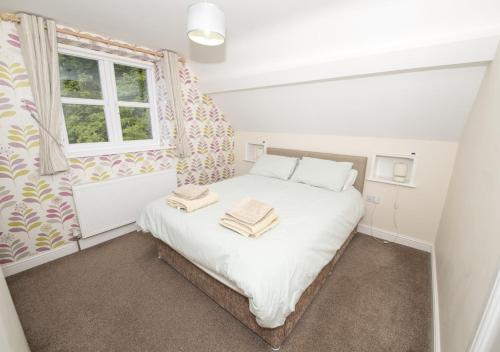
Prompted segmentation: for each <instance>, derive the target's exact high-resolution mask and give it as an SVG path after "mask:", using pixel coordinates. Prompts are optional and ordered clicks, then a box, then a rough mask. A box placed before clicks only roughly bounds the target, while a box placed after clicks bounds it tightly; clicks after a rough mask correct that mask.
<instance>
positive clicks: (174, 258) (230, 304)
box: [156, 230, 356, 350]
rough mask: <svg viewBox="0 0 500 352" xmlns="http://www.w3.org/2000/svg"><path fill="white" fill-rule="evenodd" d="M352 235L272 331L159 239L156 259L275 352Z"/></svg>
mask: <svg viewBox="0 0 500 352" xmlns="http://www.w3.org/2000/svg"><path fill="white" fill-rule="evenodd" d="M355 234H356V230H354V231H352V232H351V234H350V235H349V237H348V238H347V239H346V241H345V242H344V244H343V245H342V247H341V248H340V249H339V250H338V251H337V253H336V254H335V256H334V257H333V259H332V260H331V261H330V262H329V263H328V264H327V265H325V267H324V268H323V269H322V270H321V271H320V272H319V274H318V276H317V277H316V279H315V280H314V281H313V282H312V283H311V285H309V287H308V288H307V289H306V290H305V291H304V293H303V294H302V296H301V297H300V299H299V301H298V302H297V304H296V305H295V311H294V312H292V313H291V314H290V315H289V316H288V317H287V319H286V320H285V323H284V324H283V325H281V326H279V327H277V328H273V329H268V328H263V327H261V326H259V325H258V324H257V321H256V320H255V316H254V315H253V314H252V313H251V312H250V310H249V309H248V298H247V297H245V296H243V295H241V294H240V293H238V292H236V291H234V290H233V289H231V288H229V287H228V286H226V285H224V284H222V283H221V282H219V281H218V280H216V279H214V278H213V277H212V276H210V275H208V274H207V273H205V272H204V271H203V270H201V269H199V268H198V267H197V266H196V265H194V264H193V263H191V262H190V261H189V260H187V259H186V258H184V257H183V256H182V255H181V254H179V253H177V252H176V251H175V250H174V249H172V248H171V247H170V246H169V245H167V244H166V243H164V242H162V241H161V240H159V239H156V241H157V245H158V257H159V258H160V259H162V260H163V261H165V262H167V263H168V264H170V266H172V267H173V268H174V269H175V270H176V271H178V272H179V273H180V274H182V275H183V276H184V277H185V278H186V279H187V280H189V281H190V282H191V283H192V284H193V285H195V286H196V287H198V288H199V289H200V290H202V291H203V292H204V293H205V294H206V295H207V296H208V297H210V298H211V299H212V300H214V301H215V302H216V303H217V304H218V305H220V306H221V307H222V308H224V309H225V310H226V311H228V312H229V313H231V314H232V315H233V316H234V317H235V318H236V319H238V320H239V321H240V322H241V323H243V325H245V326H246V327H248V328H249V329H250V330H252V331H253V332H254V333H256V334H257V335H258V336H260V337H261V338H262V339H263V340H264V341H266V342H267V343H268V344H270V345H271V347H272V348H273V350H278V349H279V348H280V347H281V345H282V343H283V341H285V339H286V337H287V336H288V335H289V334H290V333H291V332H292V330H293V328H294V327H295V325H296V324H297V323H298V321H299V320H300V318H301V317H302V315H303V314H304V312H305V311H306V309H307V307H308V306H309V304H311V302H312V300H313V299H314V297H315V296H316V294H317V293H318V291H319V289H320V288H321V286H323V284H324V283H325V281H326V279H327V278H328V276H329V275H330V274H331V272H332V270H333V268H334V266H335V264H336V263H337V262H338V260H339V259H340V257H341V256H342V254H343V253H344V252H345V250H346V248H347V246H348V245H349V243H350V241H351V240H352V238H353V237H354V235H355Z"/></svg>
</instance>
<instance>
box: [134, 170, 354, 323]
mask: <svg viewBox="0 0 500 352" xmlns="http://www.w3.org/2000/svg"><path fill="white" fill-rule="evenodd" d="M210 189H211V190H212V191H214V192H217V193H218V194H219V199H220V200H219V202H218V203H216V204H213V205H211V206H209V207H207V208H204V209H200V210H197V211H195V212H193V213H186V212H183V211H181V210H178V209H175V208H171V207H169V206H167V204H166V200H165V198H162V199H158V200H157V201H154V202H152V203H150V204H149V205H148V206H146V208H145V209H144V210H143V212H142V213H141V215H140V217H139V219H138V221H137V224H138V226H139V227H140V228H141V229H142V230H144V231H147V232H150V233H152V234H153V236H155V237H156V238H158V239H160V240H161V241H163V242H165V243H166V244H168V245H169V246H170V247H172V248H173V249H174V250H176V251H177V252H179V253H180V254H182V255H183V256H184V257H186V258H187V259H188V260H190V261H191V262H192V263H193V264H195V265H196V266H198V267H199V268H201V269H202V270H204V271H205V272H207V273H208V274H210V275H211V276H212V277H214V278H216V279H218V280H219V281H221V282H222V283H224V284H225V285H227V286H229V287H231V288H233V289H235V290H236V291H238V292H239V293H241V294H243V295H244V296H246V297H248V301H249V310H250V312H252V314H254V315H255V317H256V320H257V323H258V324H259V325H260V326H262V327H265V328H275V327H278V326H280V325H282V324H283V323H284V322H285V320H286V317H287V316H288V315H289V314H290V313H291V312H293V311H294V308H295V304H296V303H297V301H298V300H299V299H300V297H301V295H302V293H303V292H304V291H305V289H306V288H307V287H308V286H309V285H310V284H311V282H312V281H313V280H314V279H315V277H316V276H317V275H318V273H319V272H320V271H321V269H322V268H323V267H324V266H325V265H326V264H327V263H328V262H329V261H330V260H331V259H332V258H333V256H334V255H335V253H336V251H337V250H338V249H339V248H340V247H341V246H342V244H343V243H344V241H345V240H346V238H347V237H348V236H349V234H350V233H351V231H352V230H353V229H354V227H355V226H356V225H357V223H358V222H359V220H360V219H361V217H362V215H363V213H364V202H363V199H362V196H361V194H360V193H359V192H358V191H357V190H356V189H354V188H350V189H348V190H345V191H343V192H333V191H330V190H326V189H322V188H317V187H312V186H308V185H305V184H301V183H296V182H292V181H283V180H279V179H275V178H269V177H263V176H257V175H245V176H240V177H234V178H232V179H229V180H225V181H221V182H218V183H215V184H212V185H210ZM246 196H250V197H254V198H255V199H258V200H260V201H262V202H266V203H268V204H270V205H272V206H273V207H274V208H275V210H276V212H277V213H278V215H279V217H280V223H279V224H278V225H277V226H276V227H275V228H273V229H272V230H270V231H269V232H267V233H265V234H264V235H262V237H260V238H258V239H252V238H247V237H244V236H241V235H239V234H237V233H235V232H233V231H231V230H229V229H227V228H224V227H222V226H221V225H219V223H218V220H219V219H220V217H221V216H222V215H223V214H224V212H225V211H226V210H227V209H229V208H230V207H231V205H232V204H234V203H235V202H236V201H238V200H239V199H241V198H242V197H246Z"/></svg>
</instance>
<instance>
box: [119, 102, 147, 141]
mask: <svg viewBox="0 0 500 352" xmlns="http://www.w3.org/2000/svg"><path fill="white" fill-rule="evenodd" d="M120 120H121V124H122V135H123V140H124V141H135V140H141V139H151V138H153V137H152V135H151V118H150V115H149V109H147V108H129V107H124V106H120Z"/></svg>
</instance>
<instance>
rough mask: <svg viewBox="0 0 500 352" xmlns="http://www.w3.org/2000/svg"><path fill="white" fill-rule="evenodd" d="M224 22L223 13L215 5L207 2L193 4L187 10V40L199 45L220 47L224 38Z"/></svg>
mask: <svg viewBox="0 0 500 352" xmlns="http://www.w3.org/2000/svg"><path fill="white" fill-rule="evenodd" d="M225 22H226V19H225V16H224V12H222V10H221V9H219V7H217V5H215V4H212V3H209V2H199V3H196V4H193V5H191V6H189V9H188V21H187V35H188V38H189V39H191V40H192V41H193V42H195V43H198V44H201V45H208V46H217V45H221V44H222V43H224V39H225V37H226V23H225Z"/></svg>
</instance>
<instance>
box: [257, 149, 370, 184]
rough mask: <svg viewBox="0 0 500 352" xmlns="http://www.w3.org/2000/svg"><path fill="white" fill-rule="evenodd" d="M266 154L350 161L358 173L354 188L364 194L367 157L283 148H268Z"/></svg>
mask: <svg viewBox="0 0 500 352" xmlns="http://www.w3.org/2000/svg"><path fill="white" fill-rule="evenodd" d="M266 152H267V154H271V155H282V156H289V157H294V158H302V157H303V156H307V157H309V158H317V159H326V160H335V161H350V162H351V163H352V168H353V169H355V170H357V171H358V177H357V178H356V182H354V188H356V189H357V190H358V191H359V192H360V193H363V187H364V185H365V174H366V163H367V161H368V158H367V157H366V156H354V155H343V154H331V153H320V152H308V151H304V150H294V149H283V148H267V150H266Z"/></svg>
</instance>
